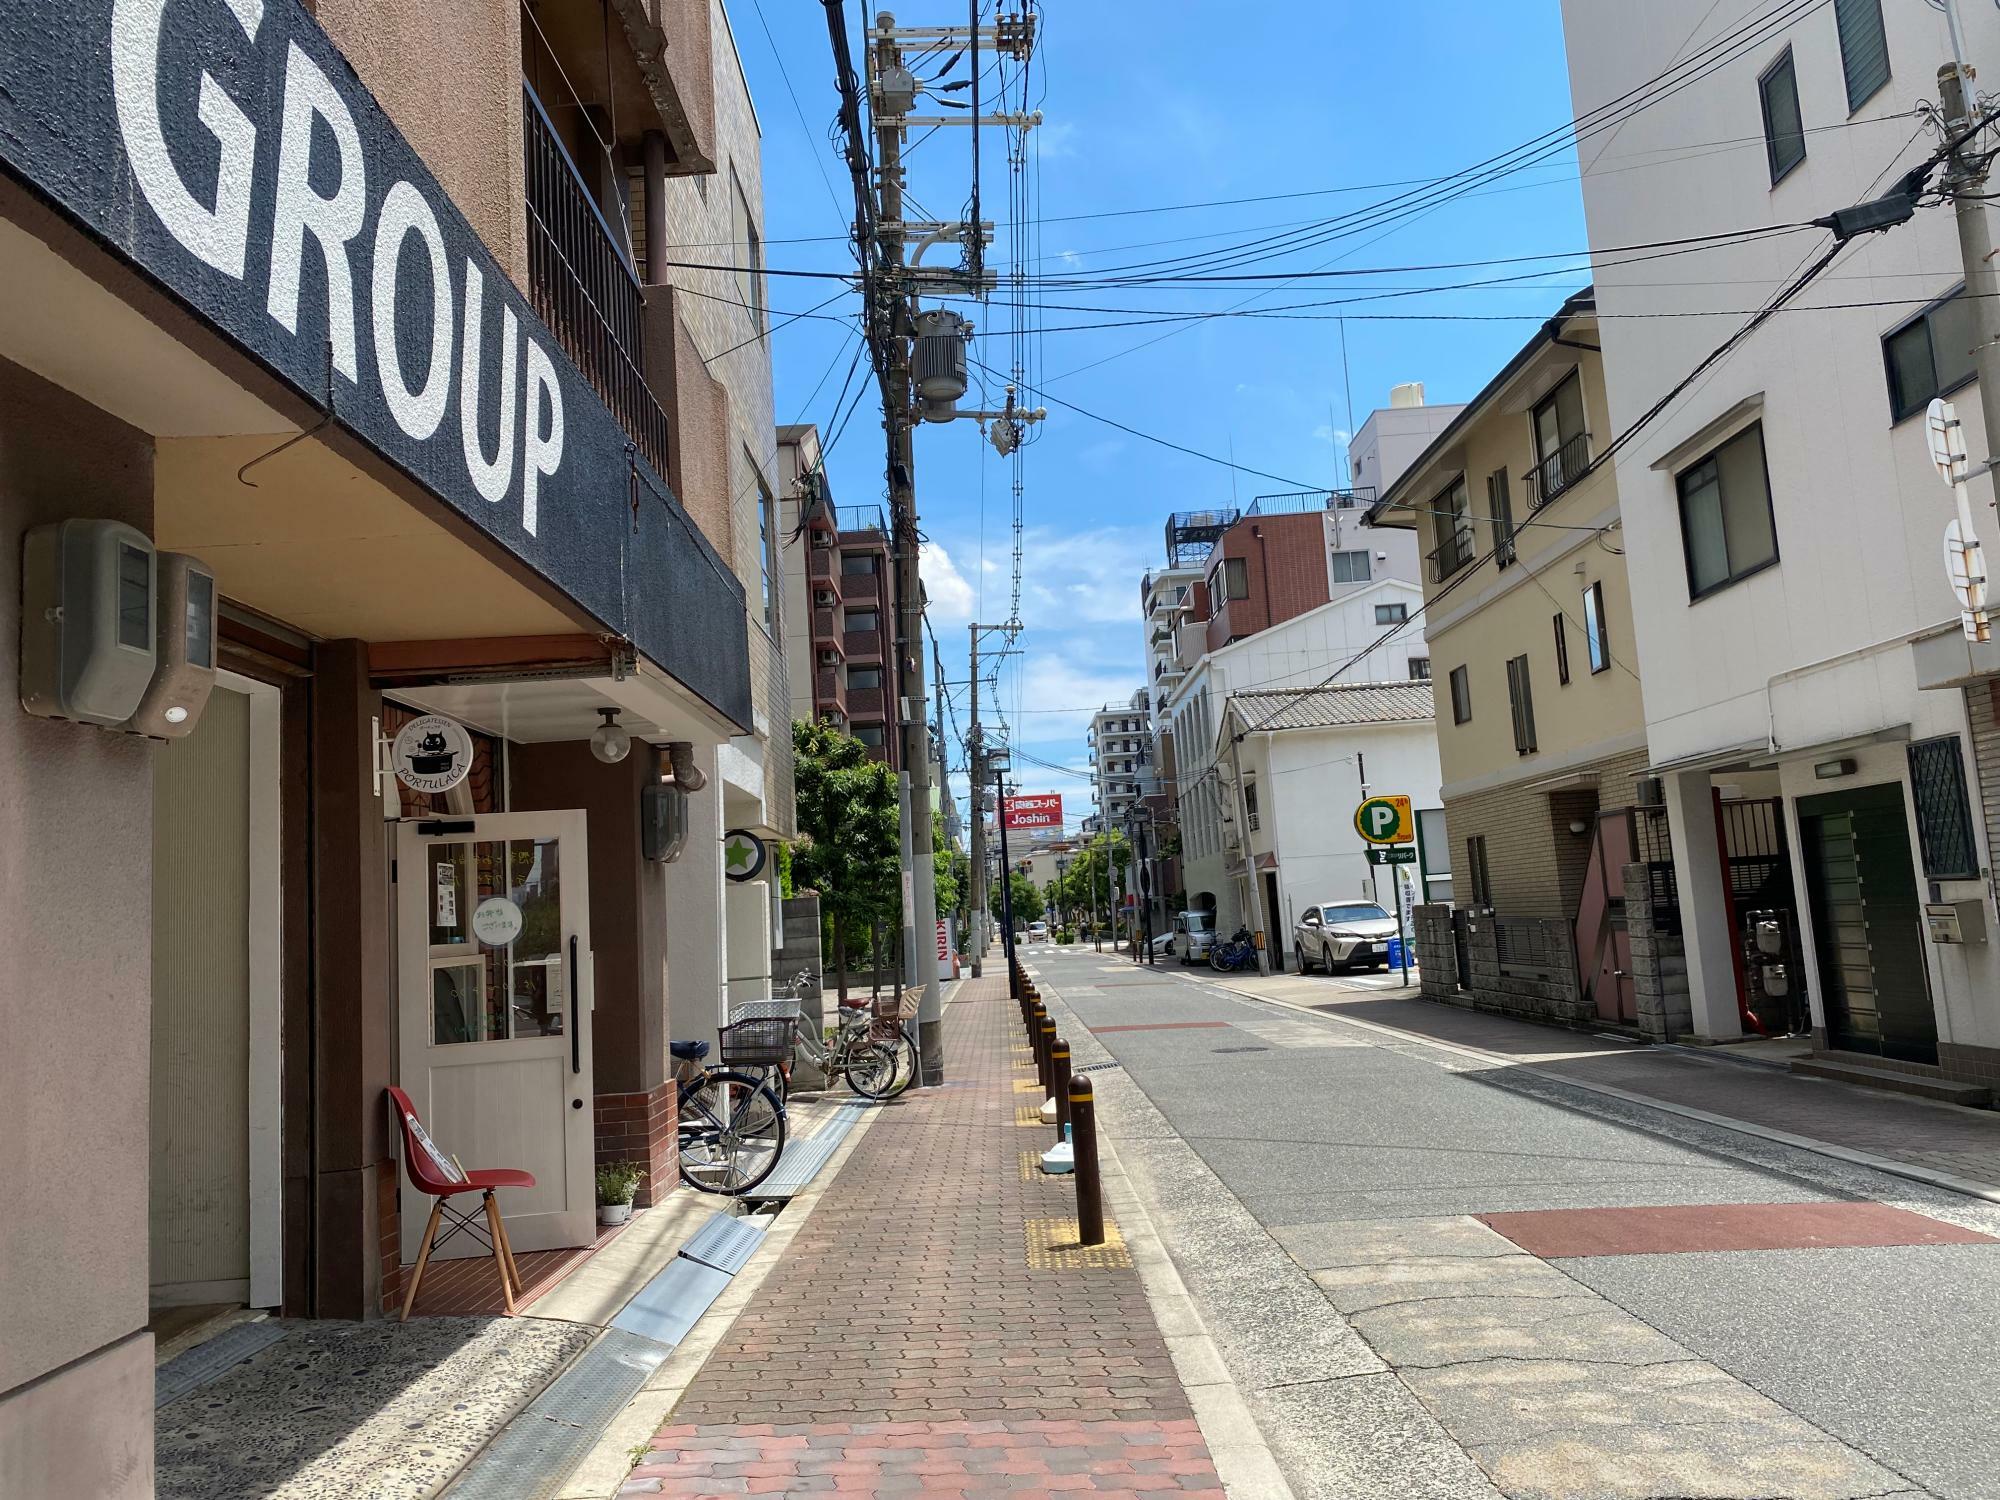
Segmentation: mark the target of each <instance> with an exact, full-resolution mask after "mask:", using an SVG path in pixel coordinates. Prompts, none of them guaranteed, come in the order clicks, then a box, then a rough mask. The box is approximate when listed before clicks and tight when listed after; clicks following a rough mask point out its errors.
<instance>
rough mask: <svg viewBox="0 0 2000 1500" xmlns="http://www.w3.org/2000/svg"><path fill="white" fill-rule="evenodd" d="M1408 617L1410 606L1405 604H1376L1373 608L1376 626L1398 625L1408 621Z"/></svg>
mask: <svg viewBox="0 0 2000 1500" xmlns="http://www.w3.org/2000/svg"><path fill="white" fill-rule="evenodd" d="M1409 617H1410V606H1409V605H1407V604H1378V605H1376V606H1375V623H1376V624H1377V625H1400V624H1402V623H1403V622H1404V621H1405V620H1407V619H1409Z"/></svg>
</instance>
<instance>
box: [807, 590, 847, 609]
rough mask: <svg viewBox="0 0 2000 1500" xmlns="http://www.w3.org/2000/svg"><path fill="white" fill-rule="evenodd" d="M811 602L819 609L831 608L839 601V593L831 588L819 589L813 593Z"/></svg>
mask: <svg viewBox="0 0 2000 1500" xmlns="http://www.w3.org/2000/svg"><path fill="white" fill-rule="evenodd" d="M813 603H815V604H817V605H818V606H819V607H820V608H821V609H832V608H833V606H834V605H836V604H838V603H840V595H838V594H836V593H835V592H834V591H833V590H832V589H819V590H816V591H815V592H814V594H813Z"/></svg>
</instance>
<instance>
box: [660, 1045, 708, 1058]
mask: <svg viewBox="0 0 2000 1500" xmlns="http://www.w3.org/2000/svg"><path fill="white" fill-rule="evenodd" d="M667 1051H668V1052H669V1053H671V1054H672V1055H673V1056H674V1057H676V1058H678V1059H679V1060H680V1061H682V1062H700V1061H701V1060H702V1059H703V1058H704V1057H706V1056H708V1043H707V1042H668V1043H667Z"/></svg>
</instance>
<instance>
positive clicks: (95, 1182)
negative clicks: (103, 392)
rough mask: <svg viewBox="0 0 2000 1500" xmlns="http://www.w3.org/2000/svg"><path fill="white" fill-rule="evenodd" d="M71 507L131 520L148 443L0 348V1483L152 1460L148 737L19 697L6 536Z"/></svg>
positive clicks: (50, 1491) (16, 611) (144, 504)
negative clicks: (26, 704)
mask: <svg viewBox="0 0 2000 1500" xmlns="http://www.w3.org/2000/svg"><path fill="white" fill-rule="evenodd" d="M71 516H99V517H104V518H107V519H111V520H119V521H125V522H128V523H129V524H131V525H133V526H136V527H138V528H139V529H140V530H142V531H145V532H148V533H149V534H150V532H151V531H152V526H153V449H152V442H151V440H150V439H149V438H147V437H146V436H145V434H143V433H140V432H138V431H136V430H134V429H132V428H130V427H127V426H125V425H124V424H123V423H120V422H117V421H115V420H113V419H112V418H110V417H108V416H106V415H105V414H104V413H103V412H101V411H99V410H98V409H96V408H95V407H92V406H89V405H86V404H85V403H83V402H81V401H79V400H77V399H76V398H75V397H73V396H70V395H68V394H66V393H65V392H63V391H60V390H58V389H57V388H56V387H54V386H52V385H49V384H47V383H46V382H44V381H42V380H39V379H37V378H36V377H35V376H33V375H30V374H29V373H28V372H26V371H25V370H22V369H20V368H19V367H18V366H15V365H12V364H7V363H4V362H0V557H4V558H5V559H6V565H5V567H4V568H0V912H5V913H6V929H7V940H6V942H5V944H4V945H0V996H4V997H5V1000H6V1005H7V1007H8V1014H9V1019H10V1024H9V1026H8V1038H9V1040H8V1045H7V1046H6V1048H5V1049H4V1050H0V1135H4V1137H5V1139H6V1140H7V1142H8V1168H7V1173H6V1177H7V1199H8V1207H7V1215H6V1220H5V1226H4V1228H0V1329H4V1334H0V1494H8V1495H91V1496H107V1497H118V1496H127V1495H133V1496H137V1495H150V1494H151V1493H152V1468H153V1450H152V1385H151V1364H152V1337H151V1335H149V1334H147V1333H146V1332H145V1331H144V1330H145V1327H146V1316H147V1312H146V1287H147V1187H146V1160H147V1157H146V1147H145V1142H146V1140H147V1137H148V1132H149V1128H150V1122H149V1119H148V1109H147V1096H148V1090H149V1079H150V1076H151V1055H152V1024H151V1013H152V996H151V990H150V980H151V974H152V926H151V914H152V848H153V803H152V778H153V770H152V755H153V751H152V747H151V746H150V745H149V744H148V743H147V742H146V741H145V740H142V739H135V738H132V737H130V736H127V735H120V734H114V733H111V732H110V731H108V730H102V729H93V728H89V727H87V726H84V725H80V724H70V723H63V722H61V721H57V720H51V719H39V718H31V717H29V716H28V715H27V714H25V713H23V712H22V711H21V709H20V706H19V703H20V685H19V673H18V664H19V661H20V634H19V632H20V609H21V595H20V577H21V575H20V564H19V559H20V556H21V543H22V535H23V533H24V532H25V531H27V530H28V528H30V527H33V526H38V525H41V524H44V523H46V522H50V521H58V520H63V519H66V518H68V517H71ZM79 1174H81V1181H82V1182H83V1184H84V1185H82V1186H79ZM65 1367H66V1368H65ZM56 1370H61V1371H62V1373H61V1375H59V1376H56V1377H54V1378H53V1379H46V1380H45V1377H49V1376H50V1372H52V1371H56ZM37 1382H44V1383H42V1384H37Z"/></svg>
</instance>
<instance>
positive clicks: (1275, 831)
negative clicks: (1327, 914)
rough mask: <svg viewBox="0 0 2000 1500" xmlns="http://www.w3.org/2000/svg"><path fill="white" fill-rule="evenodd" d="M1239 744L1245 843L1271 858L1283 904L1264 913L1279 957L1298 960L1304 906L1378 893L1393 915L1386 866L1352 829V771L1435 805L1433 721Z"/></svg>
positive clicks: (1378, 791) (1376, 788)
mask: <svg viewBox="0 0 2000 1500" xmlns="http://www.w3.org/2000/svg"><path fill="white" fill-rule="evenodd" d="M1241 753H1242V759H1243V774H1244V778H1245V780H1246V781H1254V782H1255V783H1256V786H1257V802H1258V825H1259V826H1258V828H1257V830H1256V831H1255V832H1252V833H1250V834H1249V836H1248V842H1249V846H1250V849H1251V851H1252V852H1253V853H1254V854H1264V853H1270V854H1273V855H1275V856H1276V858H1277V861H1278V900H1279V903H1280V905H1281V906H1282V907H1283V910H1282V911H1279V912H1275V913H1272V914H1270V916H1269V918H1268V920H1270V921H1271V922H1272V924H1273V925H1274V926H1275V927H1276V928H1277V929H1278V931H1279V932H1281V933H1282V934H1283V935H1284V943H1285V955H1286V958H1287V960H1288V961H1290V962H1291V963H1292V964H1293V966H1294V967H1296V965H1297V960H1296V959H1295V958H1293V956H1292V937H1291V934H1292V926H1293V924H1294V923H1295V922H1296V921H1297V919H1298V914H1299V912H1301V911H1303V910H1304V909H1305V908H1306V907H1307V906H1310V905H1313V904H1315V903H1323V902H1327V901H1339V900H1356V899H1362V900H1370V901H1380V902H1381V903H1382V905H1383V907H1384V909H1385V910H1387V911H1388V912H1389V913H1390V914H1391V915H1392V916H1393V915H1394V914H1395V907H1394V905H1393V904H1392V903H1393V898H1394V893H1395V887H1394V885H1393V884H1392V883H1391V877H1390V874H1389V871H1388V870H1387V869H1384V870H1382V871H1380V872H1379V874H1377V872H1375V871H1374V868H1373V867H1372V866H1370V865H1369V863H1368V858H1367V853H1366V850H1367V847H1368V846H1367V845H1366V844H1365V843H1364V842H1363V841H1362V838H1361V835H1360V834H1358V833H1356V832H1355V831H1354V809H1355V808H1356V807H1357V806H1359V805H1360V803H1361V800H1362V791H1361V774H1360V773H1361V771H1362V770H1363V769H1365V770H1366V771H1367V773H1368V789H1369V792H1370V793H1371V794H1373V795H1376V796H1386V795H1389V794H1391V793H1401V794H1403V795H1406V796H1408V797H1410V798H1411V800H1412V802H1413V803H1414V804H1415V806H1416V807H1418V808H1426V807H1441V806H1442V805H1443V798H1442V795H1441V793H1440V789H1439V788H1440V782H1441V780H1442V775H1441V773H1440V771H1439V769H1438V747H1437V734H1436V732H1435V729H1434V726H1433V725H1432V724H1431V723H1430V722H1429V721H1424V722H1420V723H1416V724H1382V725H1365V726H1362V725H1353V726H1346V727H1342V728H1339V729H1313V730H1287V731H1285V732H1283V733H1280V734H1253V735H1251V736H1249V737H1248V738H1247V739H1245V740H1244V742H1243V745H1242V750H1241ZM1357 757H1358V759H1357ZM1371 875H1375V876H1376V878H1375V879H1374V881H1373V883H1371Z"/></svg>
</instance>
